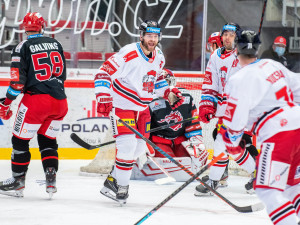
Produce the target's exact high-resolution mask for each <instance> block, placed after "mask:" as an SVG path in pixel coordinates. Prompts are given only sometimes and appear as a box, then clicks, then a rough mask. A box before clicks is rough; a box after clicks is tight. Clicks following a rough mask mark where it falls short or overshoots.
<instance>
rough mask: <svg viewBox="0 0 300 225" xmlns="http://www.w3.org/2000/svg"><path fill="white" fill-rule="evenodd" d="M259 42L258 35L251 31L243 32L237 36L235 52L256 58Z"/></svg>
mask: <svg viewBox="0 0 300 225" xmlns="http://www.w3.org/2000/svg"><path fill="white" fill-rule="evenodd" d="M260 45H261V41H260V39H259V35H258V34H257V33H255V32H254V31H252V30H244V31H242V32H240V33H239V34H238V36H237V43H236V46H237V51H238V54H240V55H248V56H249V57H257V54H258V50H259V47H260Z"/></svg>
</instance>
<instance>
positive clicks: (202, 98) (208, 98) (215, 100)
mask: <svg viewBox="0 0 300 225" xmlns="http://www.w3.org/2000/svg"><path fill="white" fill-rule="evenodd" d="M201 100H208V101H211V102H216V103H218V99H217V98H216V97H213V96H211V95H201Z"/></svg>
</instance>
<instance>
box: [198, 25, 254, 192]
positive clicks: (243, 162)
mask: <svg viewBox="0 0 300 225" xmlns="http://www.w3.org/2000/svg"><path fill="white" fill-rule="evenodd" d="M240 29H241V28H240V26H239V25H238V24H235V23H227V24H225V25H224V26H223V28H222V30H221V38H222V43H223V47H222V48H218V49H217V50H216V51H214V52H213V54H212V55H211V57H210V60H209V62H208V65H207V68H206V71H205V79H204V84H203V90H202V95H201V102H200V106H199V119H200V121H202V122H203V123H208V122H209V121H210V120H211V119H212V118H214V117H217V118H219V120H218V124H217V129H215V131H214V132H213V137H214V139H215V143H214V156H217V155H219V154H220V153H221V152H223V151H226V148H225V146H224V144H223V142H222V135H221V134H220V133H219V131H220V128H221V127H224V125H223V121H222V117H223V116H224V113H225V108H224V106H226V105H225V104H226V101H227V98H226V96H225V95H224V94H223V92H224V87H225V84H226V82H227V80H228V79H229V77H230V76H232V75H233V74H234V73H235V72H237V71H238V70H240V68H241V66H240V64H239V61H238V59H237V52H236V48H235V38H236V34H237V33H238V32H239V31H240ZM247 139H249V138H247ZM250 140H251V139H250ZM247 144H249V143H247ZM227 151H228V150H227ZM228 153H229V154H230V155H231V156H232V158H233V159H234V160H235V161H236V163H237V164H238V165H240V166H241V167H242V168H243V169H245V170H246V171H247V172H248V173H249V174H253V172H254V170H255V161H254V159H253V158H252V157H251V156H250V154H249V152H248V151H247V150H244V151H242V152H230V151H228ZM228 163H229V155H226V156H225V157H223V158H222V159H221V160H220V161H218V162H217V163H216V164H215V165H213V166H212V167H211V169H210V172H209V179H208V180H207V177H205V180H207V181H206V183H207V184H208V185H210V186H211V187H213V188H214V189H217V188H218V186H219V181H220V179H222V180H223V181H224V180H226V179H227V178H226V177H228V175H227V172H226V171H225V169H226V167H227V165H228ZM224 171H225V173H224ZM252 181H253V179H251V180H250V182H251V189H252ZM224 185H225V186H226V185H227V184H226V183H225V184H224ZM207 194H211V192H210V191H209V190H208V189H207V188H205V187H204V186H203V185H201V184H200V185H198V186H196V191H195V196H201V195H207Z"/></svg>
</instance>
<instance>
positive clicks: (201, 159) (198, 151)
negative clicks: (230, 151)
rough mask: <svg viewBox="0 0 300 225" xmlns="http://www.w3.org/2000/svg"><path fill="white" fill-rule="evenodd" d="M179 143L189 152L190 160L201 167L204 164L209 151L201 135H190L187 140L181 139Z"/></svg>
mask: <svg viewBox="0 0 300 225" xmlns="http://www.w3.org/2000/svg"><path fill="white" fill-rule="evenodd" d="M181 144H182V145H183V147H184V148H185V149H186V150H187V152H188V153H189V154H190V156H191V158H192V160H193V161H194V163H195V164H196V165H197V166H198V167H202V166H204V165H205V164H206V161H207V158H208V155H209V153H208V151H206V149H205V145H204V143H203V137H202V136H201V135H195V136H193V137H190V138H189V139H188V140H187V141H183V142H182V143H181Z"/></svg>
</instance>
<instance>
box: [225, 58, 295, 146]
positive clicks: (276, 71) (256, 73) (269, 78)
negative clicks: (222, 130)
mask: <svg viewBox="0 0 300 225" xmlns="http://www.w3.org/2000/svg"><path fill="white" fill-rule="evenodd" d="M225 93H226V95H227V98H228V103H227V108H226V112H225V115H224V117H223V122H224V124H225V125H226V126H227V127H229V128H230V129H232V130H234V131H240V130H243V129H244V128H245V127H246V128H248V129H249V130H251V131H252V132H254V134H255V135H257V140H258V141H259V142H263V141H264V140H266V139H268V138H270V137H272V136H273V135H275V134H276V133H279V132H282V131H286V130H295V129H298V128H300V106H299V105H298V104H299V103H300V74H296V73H293V72H291V71H289V70H288V69H286V68H285V67H284V66H283V65H282V64H281V63H279V62H276V61H273V60H271V59H263V60H256V61H255V62H254V63H251V64H249V65H247V66H245V67H244V68H242V69H241V70H240V71H238V72H237V73H236V74H234V75H233V76H232V77H231V78H230V79H229V80H228V82H227V84H226V88H225Z"/></svg>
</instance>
